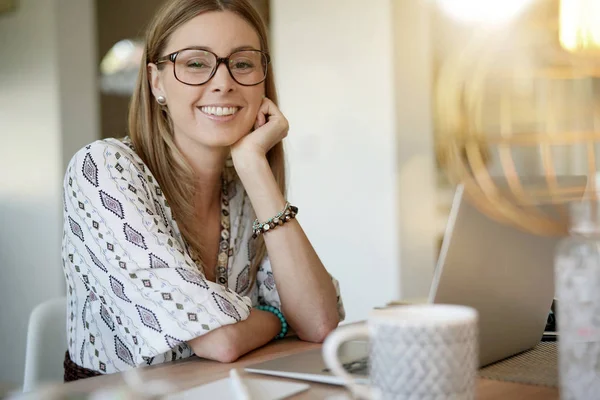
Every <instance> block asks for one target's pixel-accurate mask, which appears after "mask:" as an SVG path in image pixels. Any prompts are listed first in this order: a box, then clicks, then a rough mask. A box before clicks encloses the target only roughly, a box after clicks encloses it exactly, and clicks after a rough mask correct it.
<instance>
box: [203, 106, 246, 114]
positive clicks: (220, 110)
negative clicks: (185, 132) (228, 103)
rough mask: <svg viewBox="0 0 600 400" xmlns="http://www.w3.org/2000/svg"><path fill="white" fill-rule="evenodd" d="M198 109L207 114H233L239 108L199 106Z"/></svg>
mask: <svg viewBox="0 0 600 400" xmlns="http://www.w3.org/2000/svg"><path fill="white" fill-rule="evenodd" d="M200 110H201V111H202V112H203V113H205V114H209V115H217V116H223V115H233V114H235V113H236V112H237V111H238V110H239V108H238V107H201V108H200Z"/></svg>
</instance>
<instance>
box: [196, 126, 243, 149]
mask: <svg viewBox="0 0 600 400" xmlns="http://www.w3.org/2000/svg"><path fill="white" fill-rule="evenodd" d="M207 132H210V133H207ZM244 136H245V134H244V131H242V130H240V129H239V128H238V129H234V128H230V129H215V128H214V127H213V128H209V129H208V130H202V131H201V132H199V133H197V134H196V135H194V139H195V140H196V141H197V142H199V143H201V144H202V145H204V146H207V147H231V146H232V145H234V144H235V143H237V142H238V141H239V140H240V139H241V138H243V137H244Z"/></svg>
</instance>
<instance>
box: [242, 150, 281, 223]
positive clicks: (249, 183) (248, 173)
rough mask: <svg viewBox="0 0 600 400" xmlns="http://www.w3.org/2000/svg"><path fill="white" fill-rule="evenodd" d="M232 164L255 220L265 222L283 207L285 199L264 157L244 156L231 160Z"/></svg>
mask: <svg viewBox="0 0 600 400" xmlns="http://www.w3.org/2000/svg"><path fill="white" fill-rule="evenodd" d="M233 164H234V167H235V170H236V172H237V174H238V176H239V178H240V180H241V181H242V184H243V185H244V189H245V190H246V193H247V194H248V197H249V198H250V201H251V203H252V207H253V208H254V212H255V213H256V218H258V219H259V220H260V221H266V220H267V219H269V218H271V217H272V216H274V215H275V214H277V213H278V212H279V211H280V210H281V209H282V208H283V207H284V206H285V198H284V197H283V194H282V193H281V190H279V186H278V184H277V181H276V180H275V176H274V175H273V171H272V170H271V166H270V165H269V162H268V161H267V159H266V157H260V156H257V155H246V156H243V157H240V158H237V159H236V158H233Z"/></svg>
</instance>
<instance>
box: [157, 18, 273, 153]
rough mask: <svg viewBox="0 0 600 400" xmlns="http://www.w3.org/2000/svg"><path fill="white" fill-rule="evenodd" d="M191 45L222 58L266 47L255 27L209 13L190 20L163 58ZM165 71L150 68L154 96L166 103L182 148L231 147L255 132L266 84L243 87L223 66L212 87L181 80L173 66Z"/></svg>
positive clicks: (171, 40) (163, 66) (175, 35)
mask: <svg viewBox="0 0 600 400" xmlns="http://www.w3.org/2000/svg"><path fill="white" fill-rule="evenodd" d="M190 47H196V48H197V47H201V48H204V49H206V50H208V51H210V52H212V53H214V54H216V55H218V56H219V57H227V56H229V55H230V54H231V53H233V52H234V51H236V50H239V49H255V50H260V49H261V46H260V40H259V37H258V35H257V33H256V32H255V30H254V29H253V28H252V26H251V25H250V24H249V23H248V22H246V21H245V20H244V19H243V18H241V17H240V16H238V15H237V14H235V13H232V12H230V11H213V12H206V13H203V14H200V15H198V16H197V17H195V18H193V19H191V20H190V21H188V22H186V23H185V24H183V25H182V26H181V27H179V28H178V29H177V30H176V31H175V32H173V34H172V35H171V37H170V38H169V40H168V42H167V45H166V46H165V50H164V51H163V53H162V54H161V56H164V55H167V54H170V53H173V52H176V51H179V50H181V49H186V48H190ZM178 57H179V56H178ZM179 61H180V60H178V62H179ZM198 66H199V64H197V63H195V64H194V67H195V68H196V67H198ZM159 67H160V68H159ZM159 67H157V66H156V65H155V64H152V63H150V64H148V68H149V73H150V81H151V86H152V92H153V94H154V96H155V97H158V96H163V97H165V99H166V106H167V109H168V113H169V116H170V117H171V120H172V122H173V130H174V132H173V133H174V135H175V142H176V143H177V145H178V147H179V148H180V149H181V148H188V147H190V146H191V147H196V146H203V147H209V148H214V147H229V146H231V145H232V144H234V143H235V142H237V141H238V140H239V139H241V138H242V137H243V136H244V135H246V134H247V133H249V132H250V130H251V129H252V126H253V125H254V122H255V121H256V115H257V113H258V109H259V107H260V105H261V103H262V98H263V95H264V93H265V86H264V85H265V84H264V82H263V83H260V84H258V85H255V86H243V85H240V84H239V83H237V82H236V81H235V80H234V79H233V78H232V77H231V75H230V74H229V71H228V70H227V66H226V65H225V64H224V63H222V64H220V65H219V67H218V68H217V71H216V72H215V74H214V76H213V77H212V79H210V80H209V81H208V82H207V83H205V84H203V85H200V86H190V85H186V84H184V83H182V82H180V81H179V80H177V79H176V78H175V74H174V73H173V71H174V68H175V65H174V64H173V63H172V62H170V61H168V62H165V63H161V64H160V65H159ZM180 79H181V77H180Z"/></svg>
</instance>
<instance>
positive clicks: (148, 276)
mask: <svg viewBox="0 0 600 400" xmlns="http://www.w3.org/2000/svg"><path fill="white" fill-rule="evenodd" d="M227 192H228V196H229V198H228V201H229V213H230V236H229V249H230V250H229V260H228V271H227V274H228V283H227V286H228V287H225V286H222V285H220V284H217V283H214V282H211V281H208V280H206V279H205V278H204V274H203V273H202V272H201V271H200V270H199V269H198V268H197V267H196V265H195V263H194V261H192V258H191V257H190V255H189V253H188V251H187V250H186V249H187V246H186V245H185V242H184V240H183V238H182V236H181V233H180V232H179V229H178V227H177V224H176V222H175V221H174V219H173V216H172V215H171V211H170V209H169V206H168V204H167V202H166V200H165V197H164V195H163V193H162V190H161V189H160V187H159V186H158V182H157V181H156V179H155V178H154V176H153V175H152V173H151V172H150V170H149V169H148V167H147V166H146V165H145V164H144V163H143V161H142V160H141V158H140V157H139V156H138V155H137V154H136V153H135V151H134V150H133V148H132V147H131V143H130V142H129V140H128V139H127V138H126V139H124V140H117V139H105V140H99V141H96V142H94V143H92V144H90V145H88V146H86V147H84V148H83V149H81V150H80V151H79V152H77V153H76V154H75V156H74V157H73V159H72V160H71V162H70V163H69V166H68V168H67V172H66V175H65V180H64V234H63V244H62V258H63V268H64V273H65V279H66V284H67V297H68V305H67V334H68V347H69V355H70V357H71V360H72V361H73V362H75V363H76V364H78V365H80V366H82V367H85V368H88V369H91V370H94V371H97V372H100V373H105V374H106V373H113V372H119V371H124V370H127V369H130V368H132V367H135V366H139V365H152V364H159V363H163V362H166V361H172V360H177V359H181V358H186V357H190V356H191V355H193V352H192V350H191V348H190V347H189V346H188V345H187V344H186V343H185V342H186V341H189V340H190V339H193V338H195V337H198V336H201V335H203V334H204V333H206V332H209V331H211V330H213V329H216V328H219V327H221V326H224V325H228V324H234V323H236V322H239V321H242V320H244V319H246V318H248V315H249V314H250V310H251V307H254V306H257V305H259V304H266V305H272V306H274V307H277V308H279V309H280V308H281V304H280V301H279V295H278V293H277V289H276V285H275V279H274V277H273V273H272V271H271V265H270V263H269V260H268V258H265V260H264V261H263V262H262V264H261V266H260V268H259V270H258V274H257V278H256V284H255V285H253V286H252V288H251V289H250V290H248V289H249V286H250V279H249V261H248V260H252V259H253V256H254V254H255V251H256V250H255V248H254V245H253V244H254V241H253V240H252V222H253V220H254V212H253V210H252V206H251V204H250V201H249V199H248V198H247V195H246V193H245V191H244V188H243V186H242V184H241V182H240V181H239V179H238V180H235V181H233V182H231V183H230V187H229V188H228V190H227ZM332 279H333V278H332ZM333 282H334V286H335V288H336V291H337V295H338V311H339V314H340V319H343V318H344V308H343V305H342V301H341V298H340V291H339V285H338V282H337V281H336V280H335V279H333Z"/></svg>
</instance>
